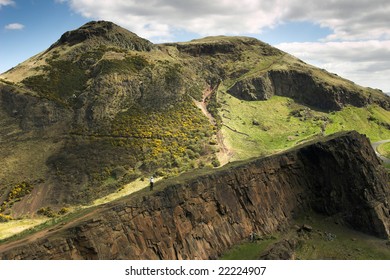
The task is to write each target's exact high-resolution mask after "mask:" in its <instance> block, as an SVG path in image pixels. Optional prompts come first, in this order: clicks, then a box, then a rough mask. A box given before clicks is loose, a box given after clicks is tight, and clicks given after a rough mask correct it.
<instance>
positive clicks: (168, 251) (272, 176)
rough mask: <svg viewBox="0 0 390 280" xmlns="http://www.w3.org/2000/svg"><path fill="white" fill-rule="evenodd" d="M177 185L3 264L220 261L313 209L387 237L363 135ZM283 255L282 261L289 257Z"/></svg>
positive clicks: (18, 246)
mask: <svg viewBox="0 0 390 280" xmlns="http://www.w3.org/2000/svg"><path fill="white" fill-rule="evenodd" d="M177 181H180V180H175V182H172V183H169V181H168V182H165V184H166V187H165V188H163V189H161V190H160V191H158V192H156V193H155V194H153V195H145V196H143V197H138V198H137V197H134V198H127V199H125V200H122V201H118V202H116V203H115V204H112V205H111V206H110V207H108V208H106V209H96V210H94V211H92V212H91V213H90V214H88V215H86V217H85V218H84V219H83V220H80V221H76V222H74V223H73V224H72V223H71V224H69V225H67V226H65V227H64V228H62V229H61V228H55V229H54V230H53V231H52V232H50V233H46V234H44V235H43V236H41V237H40V238H37V239H36V240H35V239H34V237H30V238H28V239H26V240H21V241H16V242H15V244H12V243H11V244H3V245H1V246H0V257H1V258H2V259H215V258H217V257H218V256H219V255H220V254H221V253H222V252H224V251H225V250H226V249H228V248H229V247H231V246H232V245H234V244H236V243H237V242H239V241H241V240H244V239H247V238H248V236H250V234H251V233H253V232H256V233H258V234H262V235H268V234H271V233H273V232H275V231H278V230H280V229H282V228H284V227H285V226H286V225H287V224H288V223H289V221H290V218H291V217H292V215H293V213H296V212H297V211H299V210H305V211H306V210H309V209H313V210H315V211H317V212H319V213H322V214H326V215H333V214H338V215H340V216H341V217H344V220H345V222H347V223H349V224H350V225H351V226H352V227H354V228H355V229H358V230H361V231H365V232H368V233H371V234H374V235H377V236H380V237H385V238H387V237H388V236H389V235H390V219H389V217H390V211H389V210H390V209H389V207H388V206H387V204H386V201H388V200H389V199H390V190H389V188H388V185H387V182H388V175H387V173H386V171H385V170H384V168H383V167H382V166H381V164H380V162H379V160H378V159H377V157H376V155H375V153H374V151H373V150H372V148H371V146H370V143H369V141H368V139H367V138H366V137H364V136H362V135H360V134H358V133H356V132H350V133H347V134H343V135H339V136H338V137H331V138H328V139H327V140H326V141H322V142H318V143H314V144H310V145H306V146H304V147H301V148H299V149H296V150H292V151H289V152H286V153H284V154H279V155H275V156H272V157H267V158H260V159H256V160H253V161H251V162H247V163H241V164H235V165H232V166H228V167H225V168H223V169H221V170H219V171H216V172H213V173H210V174H206V175H202V176H200V177H194V178H188V179H186V180H185V181H183V182H182V183H177ZM290 245H291V246H293V245H294V244H289V246H288V248H290V247H291V246H290ZM283 247H286V246H284V245H283ZM286 248H287V247H286ZM288 248H287V249H288ZM282 251H283V252H278V253H275V254H277V255H279V256H280V258H290V257H292V256H291V255H290V253H289V252H290V250H287V251H285V250H282Z"/></svg>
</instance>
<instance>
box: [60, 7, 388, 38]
mask: <svg viewBox="0 0 390 280" xmlns="http://www.w3.org/2000/svg"><path fill="white" fill-rule="evenodd" d="M56 1H59V2H65V1H66V2H68V4H69V5H70V7H71V8H72V9H73V10H74V11H75V12H77V13H79V14H81V15H83V16H84V17H86V18H91V19H106V20H111V21H114V22H116V23H118V24H120V25H122V26H123V27H126V28H128V29H130V30H131V31H134V32H136V33H138V34H139V35H141V36H143V37H147V38H149V39H152V38H153V37H156V36H158V37H169V36H171V35H172V33H173V32H174V31H175V30H178V29H181V30H186V31H190V32H194V33H198V34H201V35H210V34H214V35H216V34H242V33H245V34H251V33H252V34H258V33H261V31H262V29H264V28H266V27H272V26H275V25H277V24H280V23H282V22H288V21H310V22H312V23H315V24H319V25H321V26H323V27H328V28H330V29H331V30H332V31H333V33H332V34H331V35H329V37H328V38H327V40H361V39H379V38H382V39H390V28H389V27H388V26H389V25H388V22H389V21H388V15H389V14H390V2H389V1H388V0H338V1H314V0H313V1H305V2H302V1H301V0H240V1H237V0H214V1H210V0H186V1H182V0H143V1H135V0H131V1H125V0H111V1H106V0H95V1H91V0H56Z"/></svg>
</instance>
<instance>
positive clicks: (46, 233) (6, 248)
mask: <svg viewBox="0 0 390 280" xmlns="http://www.w3.org/2000/svg"><path fill="white" fill-rule="evenodd" d="M101 210H102V207H96V208H94V209H91V211H90V212H88V213H86V214H85V215H81V216H80V217H77V218H75V219H72V220H71V221H69V222H64V223H59V224H55V225H53V226H48V227H47V228H45V229H43V230H40V231H37V232H35V233H32V234H30V235H27V236H25V237H23V238H21V239H18V240H15V241H10V242H7V243H5V244H2V245H0V253H2V252H6V251H9V250H10V249H12V248H15V247H17V246H19V245H22V244H27V243H31V242H34V241H36V240H38V239H41V238H44V237H47V236H49V235H52V234H54V233H56V232H57V231H59V230H62V229H64V228H68V227H71V226H72V225H74V224H76V223H78V222H80V221H83V220H86V219H88V218H89V217H92V216H94V215H96V214H97V213H98V212H99V211H101Z"/></svg>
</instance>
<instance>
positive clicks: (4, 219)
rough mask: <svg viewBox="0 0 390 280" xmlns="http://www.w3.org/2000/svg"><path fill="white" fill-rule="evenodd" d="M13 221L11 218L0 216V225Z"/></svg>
mask: <svg viewBox="0 0 390 280" xmlns="http://www.w3.org/2000/svg"><path fill="white" fill-rule="evenodd" d="M11 220H12V217H11V216H9V215H3V214H0V223H7V222H9V221H11Z"/></svg>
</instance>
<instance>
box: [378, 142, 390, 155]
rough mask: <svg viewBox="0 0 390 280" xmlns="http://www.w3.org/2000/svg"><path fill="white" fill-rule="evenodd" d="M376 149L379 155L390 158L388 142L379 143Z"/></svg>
mask: <svg viewBox="0 0 390 280" xmlns="http://www.w3.org/2000/svg"><path fill="white" fill-rule="evenodd" d="M378 151H379V153H380V154H381V155H383V156H385V157H387V158H390V143H385V144H382V145H380V146H379V147H378Z"/></svg>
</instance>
